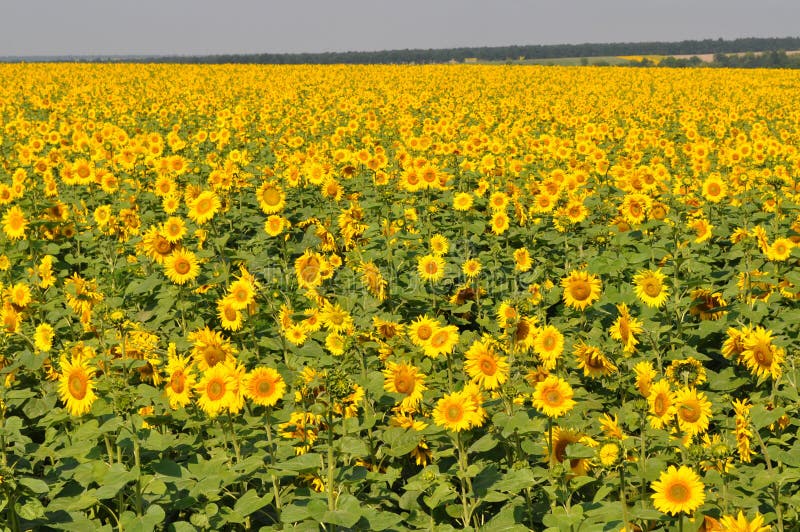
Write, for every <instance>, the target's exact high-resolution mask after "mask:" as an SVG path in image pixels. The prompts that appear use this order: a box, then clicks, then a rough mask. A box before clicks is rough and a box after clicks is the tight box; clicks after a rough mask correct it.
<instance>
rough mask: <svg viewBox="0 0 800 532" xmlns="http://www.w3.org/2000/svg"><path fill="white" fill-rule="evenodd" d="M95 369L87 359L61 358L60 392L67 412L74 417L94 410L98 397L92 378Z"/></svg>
mask: <svg viewBox="0 0 800 532" xmlns="http://www.w3.org/2000/svg"><path fill="white" fill-rule="evenodd" d="M94 372H95V368H94V367H92V366H91V365H89V360H88V359H87V358H85V357H82V356H81V357H77V358H75V357H74V356H73V357H72V360H69V359H67V357H66V356H62V357H61V377H60V378H59V385H58V392H59V395H60V396H61V400H62V401H63V402H64V403H65V404H66V407H67V410H68V411H69V413H70V414H71V415H73V416H81V415H83V414H85V413H87V412H89V410H91V408H92V403H94V401H95V399H97V396H96V395H95V393H94V385H93V383H92V376H93V375H94Z"/></svg>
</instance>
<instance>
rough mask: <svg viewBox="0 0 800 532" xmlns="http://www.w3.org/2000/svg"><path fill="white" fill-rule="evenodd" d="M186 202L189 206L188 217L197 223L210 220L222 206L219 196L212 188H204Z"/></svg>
mask: <svg viewBox="0 0 800 532" xmlns="http://www.w3.org/2000/svg"><path fill="white" fill-rule="evenodd" d="M186 204H187V205H188V206H189V213H188V215H189V218H191V219H192V220H193V221H194V222H195V223H197V224H204V223H206V222H207V221H209V220H211V219H212V218H213V217H214V215H215V214H217V212H218V211H219V209H220V208H221V207H222V202H221V201H220V199H219V196H217V194H216V193H215V192H214V191H213V190H204V191H203V192H201V193H200V194H199V195H198V196H197V197H196V198H194V199H192V200H190V201H187V203H186Z"/></svg>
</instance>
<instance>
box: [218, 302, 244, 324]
mask: <svg viewBox="0 0 800 532" xmlns="http://www.w3.org/2000/svg"><path fill="white" fill-rule="evenodd" d="M217 317H218V318H219V323H220V325H221V326H222V328H223V329H225V330H226V331H238V330H239V329H241V328H242V324H243V316H242V313H241V311H239V310H238V309H237V308H236V306H235V305H234V302H233V300H232V298H230V297H225V298H223V299H219V300H217Z"/></svg>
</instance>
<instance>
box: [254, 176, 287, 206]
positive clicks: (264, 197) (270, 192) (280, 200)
mask: <svg viewBox="0 0 800 532" xmlns="http://www.w3.org/2000/svg"><path fill="white" fill-rule="evenodd" d="M256 197H257V198H258V205H259V207H261V210H262V212H263V213H264V214H277V213H279V212H280V211H282V210H283V208H284V207H285V206H286V194H285V193H284V192H283V189H282V188H281V187H280V185H278V184H277V183H273V182H271V181H265V182H264V183H262V184H261V186H260V187H259V189H258V191H257V192H256Z"/></svg>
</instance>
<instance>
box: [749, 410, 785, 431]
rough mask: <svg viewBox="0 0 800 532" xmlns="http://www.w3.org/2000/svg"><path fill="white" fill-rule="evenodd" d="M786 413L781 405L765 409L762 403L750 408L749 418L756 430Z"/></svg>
mask: <svg viewBox="0 0 800 532" xmlns="http://www.w3.org/2000/svg"><path fill="white" fill-rule="evenodd" d="M785 413H786V410H784V409H783V408H782V407H778V408H773V409H771V410H770V409H767V408H765V407H764V406H763V405H755V406H754V407H753V408H752V409H751V410H750V420H751V422H752V423H753V426H754V427H755V428H756V430H758V429H761V428H763V427H766V426H768V425H772V424H773V423H775V422H776V421H778V418H779V417H781V416H782V415H783V414H785Z"/></svg>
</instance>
